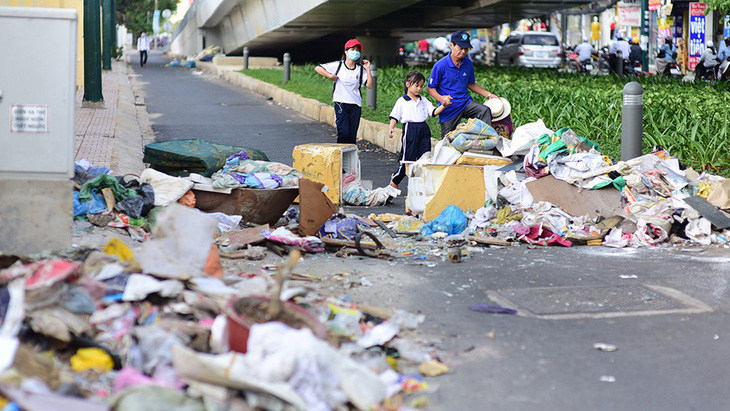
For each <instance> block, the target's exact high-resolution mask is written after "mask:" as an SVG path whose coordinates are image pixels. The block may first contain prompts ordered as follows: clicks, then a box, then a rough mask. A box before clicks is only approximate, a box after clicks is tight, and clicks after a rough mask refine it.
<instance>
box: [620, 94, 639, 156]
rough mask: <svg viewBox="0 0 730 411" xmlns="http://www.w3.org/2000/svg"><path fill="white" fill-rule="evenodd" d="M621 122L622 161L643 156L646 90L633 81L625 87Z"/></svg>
mask: <svg viewBox="0 0 730 411" xmlns="http://www.w3.org/2000/svg"><path fill="white" fill-rule="evenodd" d="M621 117H622V120H621V161H626V160H630V159H632V158H636V157H639V156H641V140H642V138H643V133H644V127H643V121H644V88H643V87H641V84H639V83H637V82H635V81H632V82H630V83H628V84H626V85H625V86H624V106H623V111H622V115H621Z"/></svg>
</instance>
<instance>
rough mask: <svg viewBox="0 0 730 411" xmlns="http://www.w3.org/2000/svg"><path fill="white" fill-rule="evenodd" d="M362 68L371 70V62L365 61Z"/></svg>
mask: <svg viewBox="0 0 730 411" xmlns="http://www.w3.org/2000/svg"><path fill="white" fill-rule="evenodd" d="M362 67H363V68H364V69H365V70H370V60H363V61H362Z"/></svg>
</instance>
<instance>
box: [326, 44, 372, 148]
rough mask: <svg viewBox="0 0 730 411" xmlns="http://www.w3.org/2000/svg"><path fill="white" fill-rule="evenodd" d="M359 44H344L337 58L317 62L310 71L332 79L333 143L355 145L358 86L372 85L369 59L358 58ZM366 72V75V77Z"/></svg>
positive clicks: (360, 88)
mask: <svg viewBox="0 0 730 411" xmlns="http://www.w3.org/2000/svg"><path fill="white" fill-rule="evenodd" d="M362 50H363V47H362V44H360V42H359V41H357V40H355V39H350V40H348V41H347V43H345V52H344V54H343V55H342V58H341V59H340V60H339V61H333V62H330V63H326V64H320V65H318V66H317V67H316V68H315V69H314V70H315V71H316V72H317V73H319V74H321V75H322V76H324V77H327V78H328V79H330V80H332V81H333V84H332V102H333V103H334V106H335V123H336V125H337V142H338V143H342V144H355V143H356V139H357V129H358V128H359V127H360V115H361V114H362V86H363V84H364V85H365V86H366V87H367V88H373V75H372V73H370V61H368V60H362V63H361V64H358V61H360V57H361V56H362ZM366 75H367V77H366Z"/></svg>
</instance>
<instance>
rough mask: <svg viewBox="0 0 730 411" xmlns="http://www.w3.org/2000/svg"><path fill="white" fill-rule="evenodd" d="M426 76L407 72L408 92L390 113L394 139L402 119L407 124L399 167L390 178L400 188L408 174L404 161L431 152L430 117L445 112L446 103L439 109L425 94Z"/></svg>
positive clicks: (405, 82)
mask: <svg viewBox="0 0 730 411" xmlns="http://www.w3.org/2000/svg"><path fill="white" fill-rule="evenodd" d="M425 82H426V78H425V77H424V76H423V74H421V73H420V72H418V71H415V70H414V71H411V72H409V73H408V74H406V78H405V80H404V81H403V88H404V89H405V92H406V94H404V95H403V96H402V97H400V98H399V99H398V101H396V102H395V106H393V110H392V111H391V112H390V130H389V133H388V135H389V137H390V138H393V130H395V125H396V123H398V122H399V121H400V122H401V123H403V140H402V147H401V151H400V156H398V169H397V170H396V171H395V173H393V175H392V176H391V177H390V185H391V186H393V187H395V188H398V184H400V182H401V180H403V177H405V175H406V166H405V164H403V162H404V161H416V160H418V159H419V158H421V156H422V155H424V154H425V153H427V152H429V151H431V128H430V127H429V126H428V124H426V120H428V118H429V117H435V116H438V115H439V114H440V113H441V112H442V111H444V107H445V106H443V105H440V106H439V107H438V108H435V107H434V106H433V104H431V102H430V101H428V100H426V98H424V97H422V96H421V92H422V91H423V84H424V83H425Z"/></svg>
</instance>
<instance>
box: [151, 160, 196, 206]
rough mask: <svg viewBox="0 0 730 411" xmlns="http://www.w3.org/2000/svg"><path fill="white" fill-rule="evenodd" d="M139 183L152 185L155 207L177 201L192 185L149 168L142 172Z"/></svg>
mask: <svg viewBox="0 0 730 411" xmlns="http://www.w3.org/2000/svg"><path fill="white" fill-rule="evenodd" d="M139 181H140V182H142V183H149V184H151V185H152V188H153V189H154V193H155V198H154V201H155V205H156V206H167V205H169V204H170V203H173V202H175V201H177V200H179V199H180V198H181V197H182V196H183V195H185V193H187V192H188V190H190V189H191V188H193V184H194V183H193V182H192V181H189V180H185V179H182V178H180V177H173V176H169V175H167V174H165V173H161V172H159V171H157V170H153V169H151V168H148V169H146V170H144V171H143V172H142V174H141V175H140V177H139ZM148 211H149V210H148Z"/></svg>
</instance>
